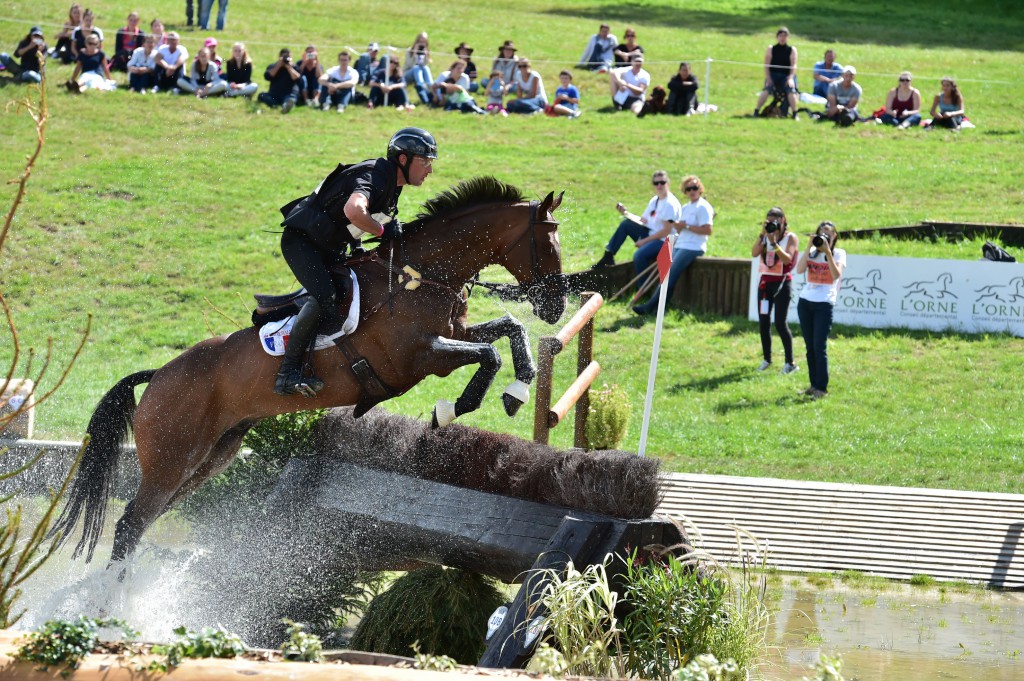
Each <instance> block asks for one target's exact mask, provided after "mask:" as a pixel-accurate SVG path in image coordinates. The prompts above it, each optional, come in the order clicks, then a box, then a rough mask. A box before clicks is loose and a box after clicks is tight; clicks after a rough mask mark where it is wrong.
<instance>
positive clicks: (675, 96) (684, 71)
mask: <svg viewBox="0 0 1024 681" xmlns="http://www.w3.org/2000/svg"><path fill="white" fill-rule="evenodd" d="M698 87H699V85H698V83H697V76H695V75H693V74H692V73H690V64H689V62H685V61H684V62H683V63H681V64H680V65H679V73H677V74H676V75H674V76H672V79H671V80H669V81H668V103H667V104H666V105H665V113H667V114H672V115H673V116H689V115H690V114H691V113H693V112H695V111H696V110H697V88H698Z"/></svg>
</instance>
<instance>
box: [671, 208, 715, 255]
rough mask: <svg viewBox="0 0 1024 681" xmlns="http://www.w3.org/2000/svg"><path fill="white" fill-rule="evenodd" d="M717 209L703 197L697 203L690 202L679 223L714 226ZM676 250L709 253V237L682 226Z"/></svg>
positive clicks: (683, 210) (682, 212)
mask: <svg viewBox="0 0 1024 681" xmlns="http://www.w3.org/2000/svg"><path fill="white" fill-rule="evenodd" d="M714 219H715V209H714V208H712V207H711V204H710V203H708V202H707V200H706V199H705V198H704V197H703V196H702V197H700V198H699V199H697V200H696V201H688V202H687V203H686V204H685V205H684V206H683V207H682V211H681V217H680V219H679V222H685V223H686V224H688V225H691V226H694V227H700V226H701V225H710V224H714V223H713V221H714ZM676 248H685V249H686V250H688V251H700V252H701V253H707V252H708V235H707V234H697V233H696V232H691V231H689V230H688V229H686V228H685V227H682V226H681V225H680V229H679V238H677V239H676Z"/></svg>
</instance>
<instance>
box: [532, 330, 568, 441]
mask: <svg viewBox="0 0 1024 681" xmlns="http://www.w3.org/2000/svg"><path fill="white" fill-rule="evenodd" d="M561 351H562V343H561V341H559V340H558V339H557V338H555V337H553V336H544V337H543V338H541V339H540V342H539V343H538V344H537V394H536V400H537V401H536V406H535V408H534V412H533V441H534V442H538V443H540V444H542V445H546V444H547V443H548V411H550V410H551V381H552V378H553V374H554V371H555V355H557V354H558V353H560V352H561Z"/></svg>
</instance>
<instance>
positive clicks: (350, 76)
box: [326, 65, 359, 85]
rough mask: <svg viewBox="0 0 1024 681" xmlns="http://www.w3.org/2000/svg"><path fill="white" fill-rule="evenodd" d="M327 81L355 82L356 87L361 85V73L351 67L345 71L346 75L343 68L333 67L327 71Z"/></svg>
mask: <svg viewBox="0 0 1024 681" xmlns="http://www.w3.org/2000/svg"><path fill="white" fill-rule="evenodd" d="M326 75H327V80H328V82H331V83H347V82H349V81H353V82H354V83H355V84H356V85H358V84H359V72H358V71H356V70H355V69H354V68H352V67H349V68H347V69H345V73H342V72H341V66H340V65H337V66H332V67H331V68H329V69H327V73H326Z"/></svg>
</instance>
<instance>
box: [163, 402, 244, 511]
mask: <svg viewBox="0 0 1024 681" xmlns="http://www.w3.org/2000/svg"><path fill="white" fill-rule="evenodd" d="M252 426H253V422H252V421H243V422H242V423H239V424H238V425H236V426H235V427H233V428H230V429H229V430H228V431H227V432H226V433H224V434H223V435H221V436H220V439H219V440H217V443H216V444H215V445H213V448H212V449H210V455H209V456H208V457H207V459H206V461H205V462H204V463H203V464H202V465H201V466H200V467H199V468H198V469H197V470H196V472H195V473H193V474H192V477H191V478H189V479H188V481H187V482H185V484H183V485H182V486H181V487H179V488H178V491H177V492H175V493H174V496H172V497H171V500H170V501H169V502H168V505H167V509H165V510H170V508H171V507H172V506H174V505H175V504H176V503H178V502H179V501H181V500H182V499H184V498H185V497H187V496H188V495H189V494H191V493H192V492H194V491H196V490H197V489H199V486H200V485H202V484H203V483H204V482H206V481H207V480H209V479H210V478H212V477H213V476H215V475H218V474H220V473H221V472H223V471H224V469H226V468H227V467H228V466H229V465H230V464H231V461H232V460H233V459H234V458H235V456H236V455H237V454H238V450H239V448H240V447H241V446H242V440H243V439H244V438H245V434H246V433H248V432H249V429H250V428H252Z"/></svg>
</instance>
